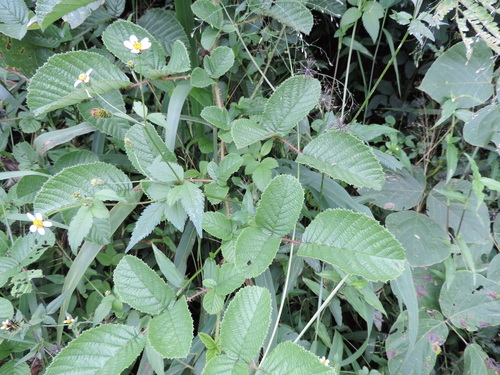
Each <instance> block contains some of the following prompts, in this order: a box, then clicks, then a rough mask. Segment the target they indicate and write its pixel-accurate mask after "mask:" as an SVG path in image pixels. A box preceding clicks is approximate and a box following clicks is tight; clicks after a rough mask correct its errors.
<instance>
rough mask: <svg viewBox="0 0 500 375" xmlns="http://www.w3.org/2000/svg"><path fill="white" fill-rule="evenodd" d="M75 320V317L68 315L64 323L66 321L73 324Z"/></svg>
mask: <svg viewBox="0 0 500 375" xmlns="http://www.w3.org/2000/svg"><path fill="white" fill-rule="evenodd" d="M74 322H75V319H73V318H72V317H71V316H67V317H66V320H65V321H64V323H66V324H71V323H74Z"/></svg>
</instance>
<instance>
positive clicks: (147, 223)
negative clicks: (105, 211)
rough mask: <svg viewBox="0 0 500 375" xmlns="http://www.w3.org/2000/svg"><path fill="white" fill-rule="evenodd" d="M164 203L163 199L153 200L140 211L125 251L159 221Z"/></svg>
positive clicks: (149, 231)
mask: <svg viewBox="0 0 500 375" xmlns="http://www.w3.org/2000/svg"><path fill="white" fill-rule="evenodd" d="M166 204H167V203H166V202H165V201H161V202H153V203H151V204H149V205H148V206H147V207H146V208H145V209H144V211H142V213H141V216H139V219H137V222H136V223H135V227H134V231H133V232H132V237H130V242H129V243H128V245H127V248H126V249H125V252H126V253H127V252H128V251H129V250H130V249H131V248H132V247H133V246H135V245H136V244H137V243H138V242H139V241H140V240H142V239H143V238H144V237H146V236H147V235H148V234H150V233H151V232H152V231H153V230H154V229H155V228H156V226H157V225H158V224H159V223H160V222H161V219H162V217H163V211H164V210H165V205H166Z"/></svg>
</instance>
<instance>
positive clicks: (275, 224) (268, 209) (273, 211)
mask: <svg viewBox="0 0 500 375" xmlns="http://www.w3.org/2000/svg"><path fill="white" fill-rule="evenodd" d="M303 202H304V190H303V189H302V186H301V185H300V182H299V181H298V180H297V179H296V178H295V177H293V176H290V175H281V176H277V177H275V178H274V179H273V180H272V181H271V183H270V184H269V185H268V186H267V188H266V190H264V193H263V194H262V199H261V201H260V203H259V207H258V208H257V213H256V215H255V223H256V224H257V226H258V227H259V228H260V229H262V231H263V232H265V233H269V234H271V235H275V236H279V237H282V236H286V235H287V234H288V233H290V231H291V230H292V229H293V227H294V225H295V223H296V222H297V220H298V218H299V214H300V211H301V209H302V204H303Z"/></svg>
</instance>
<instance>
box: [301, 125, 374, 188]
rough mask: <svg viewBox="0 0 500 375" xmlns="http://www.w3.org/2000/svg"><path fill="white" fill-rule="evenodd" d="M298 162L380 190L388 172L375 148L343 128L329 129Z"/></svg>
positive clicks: (351, 182) (307, 147)
mask: <svg viewBox="0 0 500 375" xmlns="http://www.w3.org/2000/svg"><path fill="white" fill-rule="evenodd" d="M302 152H303V153H302V154H299V156H297V162H298V163H302V164H307V165H310V166H311V167H313V168H316V169H318V170H319V171H321V172H323V173H326V174H328V175H329V176H331V177H333V178H335V179H339V180H342V181H345V182H347V183H349V184H352V185H355V186H358V187H363V186H366V187H371V188H373V189H376V190H380V189H381V188H382V186H383V185H384V173H383V171H382V167H381V165H380V162H379V161H378V160H377V158H376V157H375V155H374V153H373V151H372V149H371V148H370V147H369V146H367V145H365V144H364V143H363V142H361V141H360V140H359V139H357V138H356V137H354V136H352V135H350V134H348V133H344V132H340V131H332V132H328V133H325V134H323V135H321V136H319V137H317V138H316V139H314V140H313V141H311V142H310V143H309V144H308V145H307V146H306V147H304V149H303V150H302Z"/></svg>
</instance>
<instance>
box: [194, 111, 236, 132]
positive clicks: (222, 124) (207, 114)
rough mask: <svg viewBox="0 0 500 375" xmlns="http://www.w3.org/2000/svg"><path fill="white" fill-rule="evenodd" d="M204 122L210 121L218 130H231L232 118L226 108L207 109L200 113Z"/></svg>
mask: <svg viewBox="0 0 500 375" xmlns="http://www.w3.org/2000/svg"><path fill="white" fill-rule="evenodd" d="M200 116H201V117H203V119H204V120H206V121H208V122H209V123H211V124H212V125H214V126H217V127H218V128H221V129H224V130H229V129H230V125H229V124H230V122H231V118H230V117H229V112H228V111H227V109H226V108H219V107H216V106H210V107H205V108H203V110H202V111H201V113H200Z"/></svg>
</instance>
